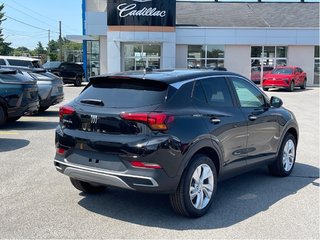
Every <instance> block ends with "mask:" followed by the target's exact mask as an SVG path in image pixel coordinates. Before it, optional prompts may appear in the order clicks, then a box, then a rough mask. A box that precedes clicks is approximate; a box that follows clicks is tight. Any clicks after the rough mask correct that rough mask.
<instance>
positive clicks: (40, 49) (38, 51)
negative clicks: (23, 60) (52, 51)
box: [33, 42, 47, 55]
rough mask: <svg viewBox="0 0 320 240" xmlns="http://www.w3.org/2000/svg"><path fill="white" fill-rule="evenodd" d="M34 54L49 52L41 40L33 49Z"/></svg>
mask: <svg viewBox="0 0 320 240" xmlns="http://www.w3.org/2000/svg"><path fill="white" fill-rule="evenodd" d="M33 54H34V55H43V54H47V51H46V50H45V49H44V47H43V46H42V43H41V42H38V45H37V47H36V48H35V49H34V50H33Z"/></svg>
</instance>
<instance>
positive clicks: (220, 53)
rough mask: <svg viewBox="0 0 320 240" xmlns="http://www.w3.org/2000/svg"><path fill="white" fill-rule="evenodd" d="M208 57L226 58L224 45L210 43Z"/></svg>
mask: <svg viewBox="0 0 320 240" xmlns="http://www.w3.org/2000/svg"><path fill="white" fill-rule="evenodd" d="M207 58H224V47H223V46H212V45H211V46H210V45H208V46H207Z"/></svg>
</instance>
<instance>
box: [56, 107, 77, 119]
mask: <svg viewBox="0 0 320 240" xmlns="http://www.w3.org/2000/svg"><path fill="white" fill-rule="evenodd" d="M74 112H75V110H74V108H73V107H70V106H68V105H65V106H62V107H60V109H59V118H60V119H62V118H63V116H65V115H72V114H73V113H74Z"/></svg>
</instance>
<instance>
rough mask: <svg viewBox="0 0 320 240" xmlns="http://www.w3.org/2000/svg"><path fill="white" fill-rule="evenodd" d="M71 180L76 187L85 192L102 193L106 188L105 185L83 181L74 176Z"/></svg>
mask: <svg viewBox="0 0 320 240" xmlns="http://www.w3.org/2000/svg"><path fill="white" fill-rule="evenodd" d="M70 181H71V183H72V185H73V186H74V187H75V188H76V189H78V190H80V191H81V192H84V193H100V192H103V191H104V190H105V189H106V187H105V186H102V185H98V184H97V185H96V184H94V185H93V184H91V183H88V182H83V181H80V180H77V179H74V178H70Z"/></svg>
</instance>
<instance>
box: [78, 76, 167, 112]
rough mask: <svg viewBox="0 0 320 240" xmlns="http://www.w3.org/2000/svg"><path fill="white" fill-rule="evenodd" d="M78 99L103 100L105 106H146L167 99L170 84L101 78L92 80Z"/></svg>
mask: <svg viewBox="0 0 320 240" xmlns="http://www.w3.org/2000/svg"><path fill="white" fill-rule="evenodd" d="M91 81H92V82H91V83H90V86H89V87H88V88H86V89H85V90H84V91H83V92H82V93H81V94H80V96H79V97H78V98H77V99H76V101H77V102H80V101H81V100H84V99H98V100H102V101H103V104H104V106H105V107H111V108H122V107H125V108H126V107H144V106H151V105H157V104H161V103H163V102H165V101H166V100H167V95H168V94H167V93H168V85H167V84H165V83H163V82H158V81H151V80H144V79H132V78H125V79H119V78H110V77H109V78H99V79H93V80H91Z"/></svg>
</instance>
